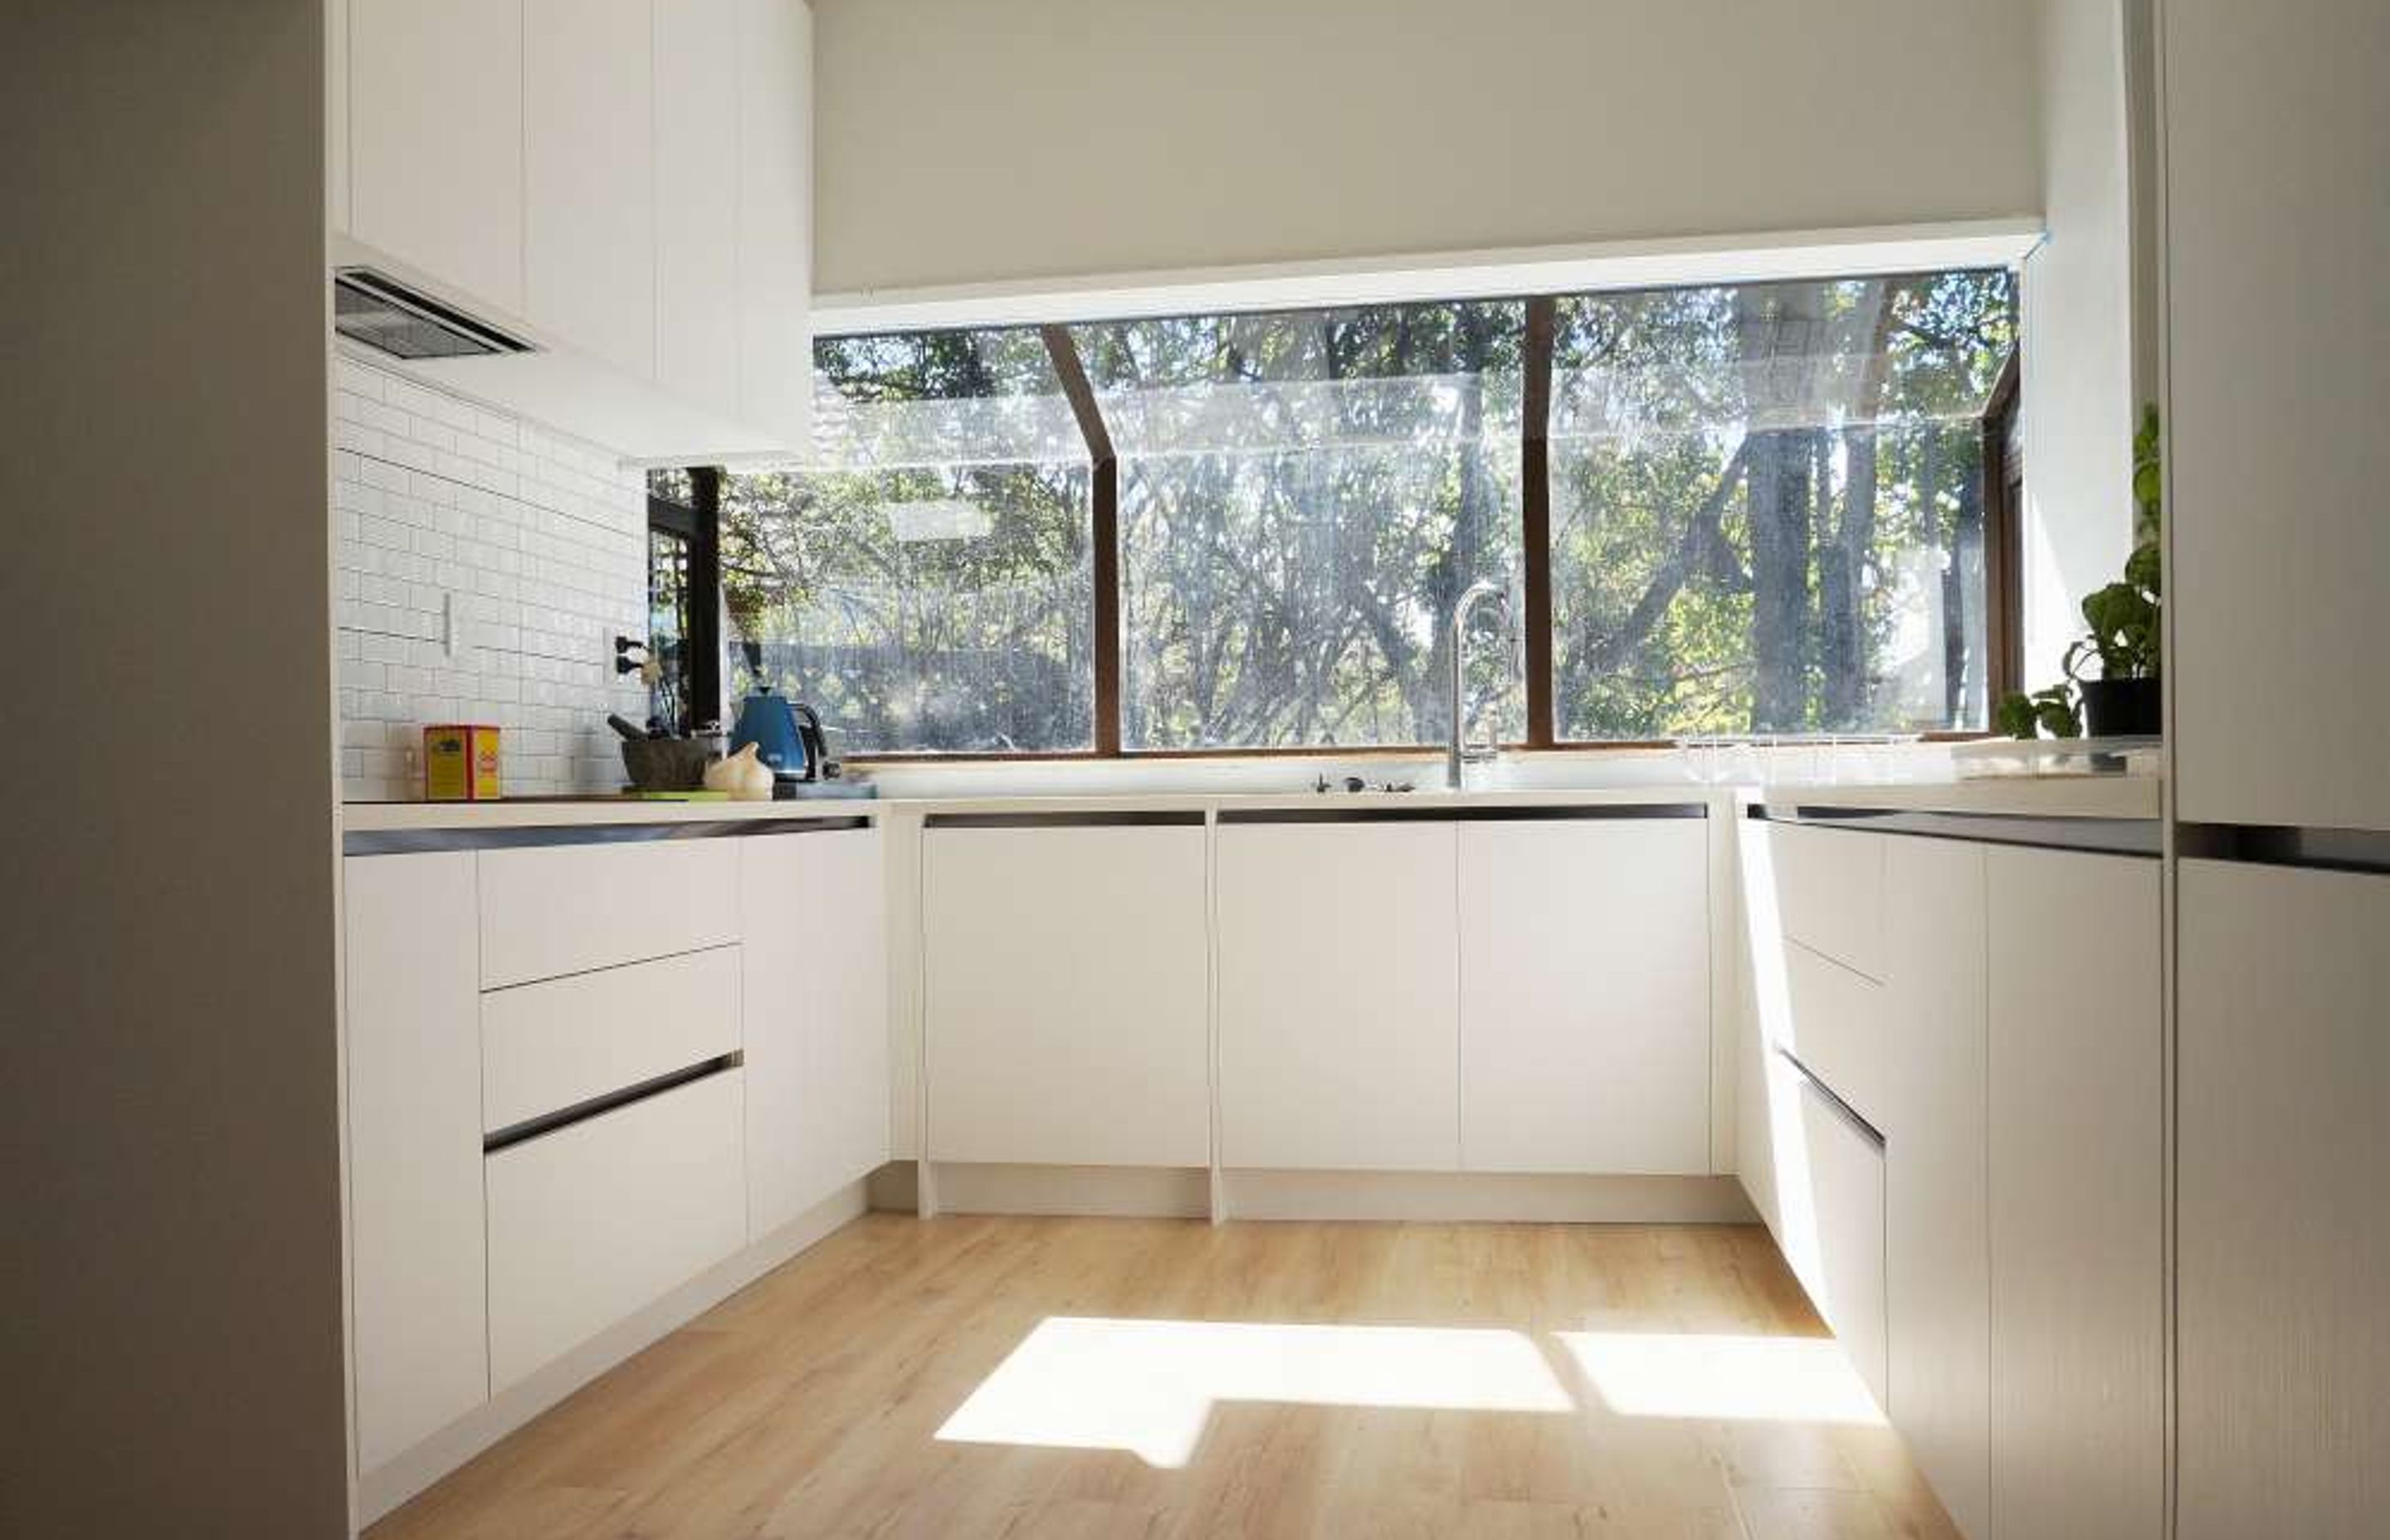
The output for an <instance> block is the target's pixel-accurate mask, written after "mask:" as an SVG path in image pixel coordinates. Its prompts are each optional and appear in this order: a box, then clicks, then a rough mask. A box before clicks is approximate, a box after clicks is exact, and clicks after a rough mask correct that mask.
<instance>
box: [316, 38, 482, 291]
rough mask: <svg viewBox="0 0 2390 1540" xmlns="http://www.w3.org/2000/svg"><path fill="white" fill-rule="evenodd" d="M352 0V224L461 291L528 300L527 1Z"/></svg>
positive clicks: (370, 240) (336, 67) (360, 235)
mask: <svg viewBox="0 0 2390 1540" xmlns="http://www.w3.org/2000/svg"><path fill="white" fill-rule="evenodd" d="M348 4H349V28H348V42H349V54H348V99H349V120H348V122H347V124H346V125H345V126H346V128H347V130H348V145H349V174H348V179H347V182H346V184H345V185H346V186H347V188H348V199H349V211H348V230H349V233H350V234H352V235H353V236H355V237H356V238H357V239H359V240H361V241H364V242H365V243H366V245H368V246H374V247H378V248H379V249H380V250H384V251H387V252H389V253H390V254H391V255H392V256H393V257H396V258H398V259H399V260H400V261H401V262H404V263H409V264H410V265H412V266H414V267H417V268H419V269H421V270H422V271H423V273H424V274H426V275H427V276H430V277H433V278H436V279H439V280H441V281H443V282H444V283H448V284H452V285H454V286H455V287H456V289H458V290H459V291H460V292H461V293H463V294H466V295H469V296H471V297H472V298H474V299H476V300H479V301H481V302H484V303H486V304H489V305H493V306H495V307H496V308H497V309H499V310H503V311H510V312H520V311H521V310H522V308H523V11H522V6H521V5H520V3H519V0H348ZM340 62H341V61H340V60H338V59H335V60H334V61H333V72H334V75H335V78H336V79H337V77H338V75H339V72H340ZM338 142H339V141H338V138H337V136H336V137H335V139H334V144H335V145H336V146H337V144H338ZM333 217H334V218H335V219H336V220H337V219H338V218H339V217H340V211H339V210H338V209H337V208H336V209H335V210H334V211H333Z"/></svg>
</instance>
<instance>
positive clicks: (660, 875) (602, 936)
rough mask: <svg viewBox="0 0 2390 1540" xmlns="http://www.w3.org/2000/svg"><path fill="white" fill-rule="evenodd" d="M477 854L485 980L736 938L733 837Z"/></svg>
mask: <svg viewBox="0 0 2390 1540" xmlns="http://www.w3.org/2000/svg"><path fill="white" fill-rule="evenodd" d="M477 860H478V861H479V862H480V882H481V906H482V988H483V989H501V988H504V987H506V986H507V985H509V984H520V983H529V982H533V980H537V979H554V978H560V977H562V976H563V975H565V974H568V973H586V972H589V971H590V970H591V969H599V968H614V967H619V966H620V965H622V964H623V963H630V962H643V961H645V960H647V959H648V958H649V957H666V956H673V955H674V954H675V953H679V952H697V951H701V950H703V949H704V948H706V947H709V946H723V945H726V944H728V943H731V942H735V941H737V940H738V939H739V851H738V846H737V841H730V840H661V841H653V842H650V843H644V844H636V845H608V844H597V845H558V846H551V847H546V848H535V849H529V850H485V851H482V853H480V854H479V856H478V857H477Z"/></svg>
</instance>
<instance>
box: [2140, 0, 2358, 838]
mask: <svg viewBox="0 0 2390 1540" xmlns="http://www.w3.org/2000/svg"><path fill="white" fill-rule="evenodd" d="M2160 10H2161V12H2162V24H2161V25H2160V26H2159V28H2158V33H2159V36H2160V38H2161V39H2162V45H2163V46H2162V52H2163V58H2162V59H2161V61H2160V71H2161V74H2162V76H2163V106H2164V111H2163V115H2162V119H2161V122H2160V124H2159V140H2160V147H2161V148H2160V157H2161V161H2162V165H2163V176H2164V183H2165V243H2164V260H2165V286H2164V289H2165V309H2166V314H2165V338H2166V378H2165V414H2166V415H2165V456H2166V459H2167V462H2168V466H2167V469H2168V487H2167V500H2166V510H2165V517H2166V523H2167V525H2168V529H2169V533H2170V538H2171V542H2172V550H2171V552H2170V554H2169V556H2168V558H2167V571H2166V584H2167V606H2166V608H2167V612H2168V614H2169V616H2170V618H2171V621H2172V627H2173V636H2172V642H2171V645H2172V654H2171V656H2170V657H2169V659H2168V661H2167V667H2166V688H2167V690H2168V691H2169V692H2170V693H2171V694H2172V696H2173V698H2174V699H2173V701H2172V706H2173V717H2174V721H2173V725H2172V729H2171V731H2172V734H2173V738H2174V772H2173V773H2174V776H2175V796H2176V805H2177V807H2178V811H2179V813H2180V815H2181V816H2182V817H2184V818H2186V819H2190V820H2195V821H2200V822H2207V823H2229V824H2259V825H2279V826H2285V827H2305V828H2365V829H2385V828H2390V800H2385V799H2384V797H2383V795H2382V793H2381V781H2382V766H2383V764H2384V763H2385V762H2390V711H2384V709H2383V706H2384V687H2383V682H2382V673H2381V668H2380V664H2379V661H2378V660H2379V654H2380V635H2381V608H2382V597H2383V595H2384V593H2390V520H2384V518H2383V517H2382V516H2381V511H2380V502H2381V489H2382V487H2383V485H2384V482H2385V481H2390V435H2384V433H2383V432H2382V431H2381V428H2380V423H2379V417H2380V413H2379V410H2378V404H2379V403H2380V402H2381V401H2382V400H2383V399H2384V397H2385V395H2390V349H2385V348H2384V345H2383V340H2384V337H2390V293H2385V291H2384V288H2383V285H2382V283H2381V281H2380V279H2379V278H2378V276H2376V274H2375V271H2374V268H2375V264H2374V263H2372V262H2370V261H2367V260H2364V259H2363V258H2362V257H2361V256H2360V255H2358V254H2359V253H2371V252H2378V251H2380V250H2383V249H2384V246H2385V245H2390V200H2385V199H2383V198H2382V197H2381V196H2379V194H2380V189H2381V188H2382V186H2384V183H2385V181H2390V96H2385V95H2384V91H2383V87H2382V76H2383V66H2384V60H2385V59H2390V6H2384V4H2382V0H2306V3H2303V4H2301V5H2299V6H2295V7H2288V8H2285V7H2281V6H2253V5H2250V4H2248V3H2247V0H2165V3H2164V4H2163V5H2162V6H2160ZM2286 746H2295V747H2286Z"/></svg>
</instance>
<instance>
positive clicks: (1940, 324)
mask: <svg viewBox="0 0 2390 1540" xmlns="http://www.w3.org/2000/svg"><path fill="white" fill-rule="evenodd" d="M2015 333H2016V317H2015V302H2014V293H2013V286H2012V285H2011V281H2010V278H2009V276H2008V275H2007V274H2006V273H2002V272H1959V273H1934V274H1925V275H1921V276H1908V277H1888V278H1864V279H1849V280H1842V281H1829V282H1810V283H1789V284H1767V285H1746V286H1742V287H1740V288H1712V289H1660V290H1651V291H1645V292H1640V293H1611V294H1589V295H1580V296H1572V297H1569V298H1565V299H1562V300H1561V301H1560V302H1559V305H1558V310H1557V316H1556V327H1555V337H1554V343H1553V356H1552V371H1553V372H1552V409H1551V417H1550V421H1549V430H1548V431H1549V459H1550V476H1551V481H1550V496H1551V537H1550V539H1551V545H1550V561H1551V567H1550V572H1551V594H1552V683H1553V692H1552V693H1553V703H1554V712H1555V724H1554V725H1555V727H1556V729H1557V736H1558V737H1559V738H1561V739H1562V740H1576V741H1600V740H1604V739H1620V738H1629V739H1633V738H1670V737H1677V736H1682V735H1697V734H1741V733H1818V732H1826V733H1843V732H1927V731H1941V730H1953V729H1962V728H1976V727H1981V726H1983V725H1984V724H1985V717H1986V712H1987V701H1988V700H1989V699H1990V696H1989V693H1988V692H1989V689H1990V687H1991V680H1992V674H1993V670H1992V668H1991V647H1990V640H1991V635H1990V627H1989V624H1988V621H1989V606H1988V604H1987V595H1988V594H1989V593H1990V592H1991V587H1990V584H1989V583H1988V581H1987V579H1988V565H1987V564H1988V563H1989V562H1990V560H1991V559H1992V545H1991V542H1990V540H1989V538H1988V536H1989V526H1988V522H1987V518H1986V511H1987V510H1986V499H1985V430H1984V417H1985V408H1986V406H1987V404H1988V403H1989V401H1990V398H1991V395H1992V391H1993V388H1994V386H1995V384H1996V383H1997V382H1998V379H1999V377H2000V372H2001V367H2002V365H2003V364H2004V362H2005V361H2006V360H2007V358H2008V356H2009V353H2010V351H2011V348H2012V347H2013V346H2014V340H2015Z"/></svg>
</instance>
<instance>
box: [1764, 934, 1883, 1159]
mask: <svg viewBox="0 0 2390 1540" xmlns="http://www.w3.org/2000/svg"><path fill="white" fill-rule="evenodd" d="M1784 991H1785V995H1786V996H1787V999H1786V1004H1787V1005H1788V1006H1789V1007H1790V1008H1789V1009H1788V1010H1787V1011H1786V1012H1785V1014H1784V1018H1783V1023H1782V1025H1781V1026H1780V1028H1779V1031H1778V1036H1779V1039H1780V1041H1779V1045H1778V1046H1780V1047H1782V1048H1783V1050H1784V1051H1785V1052H1786V1053H1789V1054H1791V1055H1792V1057H1793V1058H1795V1059H1799V1060H1800V1061H1801V1065H1802V1068H1804V1069H1805V1070H1807V1071H1808V1072H1810V1073H1811V1074H1813V1075H1815V1076H1817V1077H1818V1080H1820V1081H1822V1082H1824V1084H1825V1086H1826V1089H1828V1090H1830V1091H1831V1092H1833V1093H1834V1095H1836V1096H1838V1097H1842V1098H1843V1099H1844V1101H1846V1102H1848V1103H1849V1104H1850V1105H1851V1107H1852V1109H1853V1110H1856V1111H1857V1113H1858V1115H1859V1116H1861V1117H1863V1118H1865V1119H1867V1120H1868V1122H1870V1123H1873V1124H1875V1125H1876V1127H1878V1128H1882V1126H1883V1123H1884V1100H1885V1085H1886V1084H1887V1082H1888V1080H1889V1077H1890V1074H1891V1059H1890V1046H1891V1039H1890V1037H1889V1036H1888V1033H1889V1030H1890V1029H1889V1015H1890V1012H1889V1010H1888V1008H1887V1006H1886V1002H1885V996H1884V988H1883V986H1882V984H1880V983H1877V982H1875V981H1874V980H1873V979H1870V978H1868V977H1866V976H1865V975H1863V974H1859V973H1855V972H1853V971H1852V970H1851V969H1848V968H1845V967H1844V966H1843V965H1842V964H1841V963H1838V962H1835V961H1833V960H1832V959H1831V958H1828V957H1824V956H1819V955H1818V954H1817V953H1815V952H1812V951H1810V950H1809V949H1808V948H1807V947H1805V946H1803V945H1801V944H1800V943H1792V944H1790V945H1788V946H1786V947H1785V948H1784Z"/></svg>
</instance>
